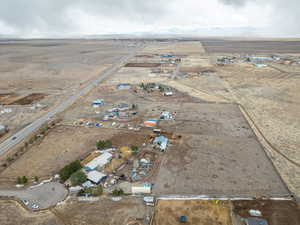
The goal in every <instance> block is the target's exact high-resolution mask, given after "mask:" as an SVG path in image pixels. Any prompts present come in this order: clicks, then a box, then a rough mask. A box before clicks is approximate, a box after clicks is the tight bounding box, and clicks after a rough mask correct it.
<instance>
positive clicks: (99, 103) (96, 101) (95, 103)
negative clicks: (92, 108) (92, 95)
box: [92, 99, 104, 106]
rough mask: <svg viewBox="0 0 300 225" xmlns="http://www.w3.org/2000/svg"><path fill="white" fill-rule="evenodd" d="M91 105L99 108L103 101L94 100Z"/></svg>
mask: <svg viewBox="0 0 300 225" xmlns="http://www.w3.org/2000/svg"><path fill="white" fill-rule="evenodd" d="M92 105H96V106H101V105H104V101H103V100H102V99H96V100H94V101H93V102H92Z"/></svg>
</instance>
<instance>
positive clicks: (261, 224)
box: [246, 217, 268, 225]
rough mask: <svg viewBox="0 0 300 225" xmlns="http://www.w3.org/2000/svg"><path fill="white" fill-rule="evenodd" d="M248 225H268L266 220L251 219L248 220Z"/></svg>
mask: <svg viewBox="0 0 300 225" xmlns="http://www.w3.org/2000/svg"><path fill="white" fill-rule="evenodd" d="M246 225H268V222H267V221H266V220H265V219H260V218H255V217H250V218H247V219H246Z"/></svg>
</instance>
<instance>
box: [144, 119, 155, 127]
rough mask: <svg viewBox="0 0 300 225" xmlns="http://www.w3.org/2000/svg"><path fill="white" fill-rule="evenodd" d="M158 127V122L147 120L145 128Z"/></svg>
mask: <svg viewBox="0 0 300 225" xmlns="http://www.w3.org/2000/svg"><path fill="white" fill-rule="evenodd" d="M156 125H157V120H145V121H144V126H145V127H155V126H156Z"/></svg>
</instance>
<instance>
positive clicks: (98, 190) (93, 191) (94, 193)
mask: <svg viewBox="0 0 300 225" xmlns="http://www.w3.org/2000/svg"><path fill="white" fill-rule="evenodd" d="M83 193H89V194H91V195H92V196H100V195H102V193H103V188H102V186H100V185H99V186H96V187H89V188H85V189H84V190H83Z"/></svg>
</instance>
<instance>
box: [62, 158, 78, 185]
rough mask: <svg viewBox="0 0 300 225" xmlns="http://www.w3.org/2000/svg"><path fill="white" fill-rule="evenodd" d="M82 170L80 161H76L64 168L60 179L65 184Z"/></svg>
mask: <svg viewBox="0 0 300 225" xmlns="http://www.w3.org/2000/svg"><path fill="white" fill-rule="evenodd" d="M81 168H82V166H81V164H80V161H79V160H76V161H74V162H71V163H70V164H68V165H66V166H65V167H64V168H62V169H61V170H60V171H59V176H60V179H61V180H62V181H63V182H65V181H66V180H68V179H69V178H70V176H71V175H72V174H73V173H75V172H76V171H78V170H80V169H81Z"/></svg>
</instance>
